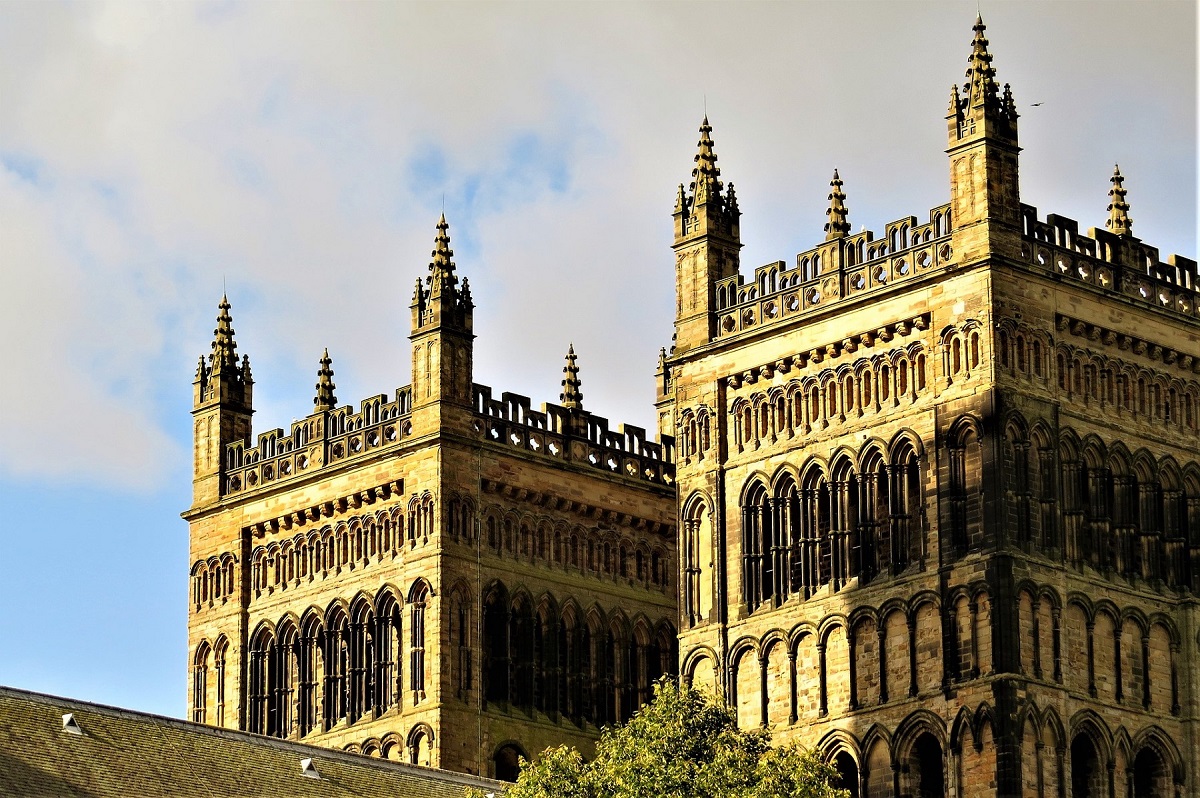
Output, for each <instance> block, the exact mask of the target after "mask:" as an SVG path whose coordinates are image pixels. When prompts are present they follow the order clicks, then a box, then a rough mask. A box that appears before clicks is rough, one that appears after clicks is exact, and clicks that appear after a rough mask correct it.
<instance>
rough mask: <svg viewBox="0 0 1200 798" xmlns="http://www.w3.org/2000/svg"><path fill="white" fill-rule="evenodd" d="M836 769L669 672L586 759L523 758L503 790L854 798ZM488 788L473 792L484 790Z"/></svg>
mask: <svg viewBox="0 0 1200 798" xmlns="http://www.w3.org/2000/svg"><path fill="white" fill-rule="evenodd" d="M836 778H837V772H836V771H835V770H834V769H833V768H832V767H831V766H830V765H828V764H827V763H825V762H823V761H822V760H821V759H820V757H818V756H817V755H816V754H815V753H813V752H811V751H805V750H803V749H800V748H796V747H794V746H784V747H772V746H771V744H770V735H769V733H768V732H767V731H765V730H763V729H755V730H753V731H742V730H740V729H738V728H737V723H736V721H735V719H734V717H733V715H732V713H731V712H730V711H729V709H727V708H726V707H724V706H720V705H718V704H716V703H714V702H713V701H712V700H711V699H710V698H708V697H707V696H705V695H703V694H701V693H700V692H698V691H696V690H692V689H688V688H679V687H676V686H675V684H674V683H673V682H672V681H670V680H668V679H664V680H663V681H661V682H659V683H658V684H657V685H656V686H655V688H654V701H652V702H651V703H650V704H648V705H647V706H645V707H643V708H642V710H641V711H640V712H638V713H637V714H636V715H634V716H633V718H632V719H630V721H629V722H628V723H626V724H625V725H624V726H618V727H615V728H606V729H604V731H603V732H602V733H601V735H600V741H599V742H598V743H597V744H596V756H595V758H594V759H593V760H592V761H590V762H585V761H584V759H583V757H582V756H581V755H580V753H579V752H578V751H576V750H575V749H573V748H569V747H567V746H560V747H558V748H548V749H546V751H544V752H543V753H542V755H541V757H540V758H539V759H538V761H537V762H534V763H532V764H530V763H526V762H524V761H523V762H522V769H521V775H520V777H519V778H518V779H517V782H516V784H514V785H512V786H511V787H509V788H508V789H507V790H505V793H504V796H505V798H648V797H650V796H653V797H654V798H659V796H661V798H849V795H850V794H849V792H847V791H846V790H841V789H837V788H835V787H833V786H832V785H833V783H834V781H835V780H836ZM482 795H483V794H482V793H479V792H474V793H472V796H473V798H482Z"/></svg>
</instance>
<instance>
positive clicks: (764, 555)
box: [742, 482, 774, 611]
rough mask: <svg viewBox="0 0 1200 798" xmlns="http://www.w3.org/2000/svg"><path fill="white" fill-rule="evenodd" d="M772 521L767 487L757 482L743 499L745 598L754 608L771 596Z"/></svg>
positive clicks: (743, 595)
mask: <svg viewBox="0 0 1200 798" xmlns="http://www.w3.org/2000/svg"><path fill="white" fill-rule="evenodd" d="M771 522H772V517H771V502H770V499H769V498H768V494H767V490H766V488H765V487H763V485H762V483H759V482H755V483H754V484H753V485H752V486H751V487H750V488H749V489H748V490H747V491H746V493H745V498H744V499H743V501H742V600H743V601H744V602H745V604H746V609H748V610H750V611H753V610H754V609H755V608H757V607H758V606H759V605H760V604H762V603H763V602H764V601H766V600H768V599H769V598H770V596H771V585H772V583H773V581H774V572H773V570H772V562H771V551H770V550H771V540H772V535H773V531H772V524H771Z"/></svg>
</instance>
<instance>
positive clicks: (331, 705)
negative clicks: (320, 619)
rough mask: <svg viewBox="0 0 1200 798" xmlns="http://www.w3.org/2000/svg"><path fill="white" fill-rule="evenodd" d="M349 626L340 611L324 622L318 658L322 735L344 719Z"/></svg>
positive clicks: (331, 614) (348, 659) (337, 610)
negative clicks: (321, 678) (321, 670)
mask: <svg viewBox="0 0 1200 798" xmlns="http://www.w3.org/2000/svg"><path fill="white" fill-rule="evenodd" d="M349 626H350V625H349V622H348V620H347V618H346V615H345V613H344V612H343V611H342V610H341V608H335V609H334V610H333V611H332V612H331V613H330V616H329V618H328V620H327V621H326V622H325V641H324V651H323V656H322V661H323V663H324V666H325V667H324V670H325V674H324V676H325V685H324V687H325V698H324V702H323V703H324V706H323V710H324V711H323V712H322V713H321V720H322V725H323V727H324V729H325V730H326V731H328V730H329V729H330V728H332V727H333V726H335V725H336V724H337V723H338V722H340V721H341V720H342V719H343V718H345V717H346V704H347V695H346V694H347V688H348V681H347V673H348V671H349V668H350V651H349V641H350V628H349Z"/></svg>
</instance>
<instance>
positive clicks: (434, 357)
mask: <svg viewBox="0 0 1200 798" xmlns="http://www.w3.org/2000/svg"><path fill="white" fill-rule="evenodd" d="M449 229H450V225H449V224H447V222H446V215H445V214H442V217H441V218H440V219H439V220H438V223H437V234H436V235H435V236H434V247H433V252H432V253H431V254H432V256H433V259H432V260H431V261H430V263H429V274H428V275H427V276H426V277H425V282H424V285H422V283H421V281H420V280H418V281H417V287H416V290H415V291H414V293H413V301H412V306H411V308H412V333H411V334H410V335H409V340H410V341H412V357H413V363H412V396H413V407H414V410H415V409H418V408H422V407H425V406H429V405H434V404H436V403H439V402H443V401H444V402H451V403H454V404H457V405H462V406H468V407H469V406H470V404H471V398H472V397H471V380H472V357H473V349H474V339H475V335H474V333H473V332H472V328H473V315H474V310H475V305H474V303H473V302H472V301H471V290H470V287H469V286H468V285H467V281H466V280H463V281H462V285H461V286H460V285H459V281H458V274H457V272H456V269H455V265H454V261H453V257H454V250H452V249H451V248H450V233H449Z"/></svg>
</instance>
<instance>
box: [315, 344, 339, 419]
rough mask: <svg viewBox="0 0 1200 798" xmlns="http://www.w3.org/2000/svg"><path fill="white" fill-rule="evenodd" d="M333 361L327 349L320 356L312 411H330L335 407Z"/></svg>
mask: <svg viewBox="0 0 1200 798" xmlns="http://www.w3.org/2000/svg"><path fill="white" fill-rule="evenodd" d="M332 364H333V360H331V359H330V357H329V348H328V347H326V349H325V351H324V352H323V353H322V354H321V368H319V369H317V395H316V398H314V399H313V409H314V410H315V411H316V412H318V413H319V412H321V411H323V410H332V409H333V408H335V407H337V397H336V396H334V395H333V389H334V388H336V387H337V386H336V385H334V384H333V369H332V368H330V366H331V365H332Z"/></svg>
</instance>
